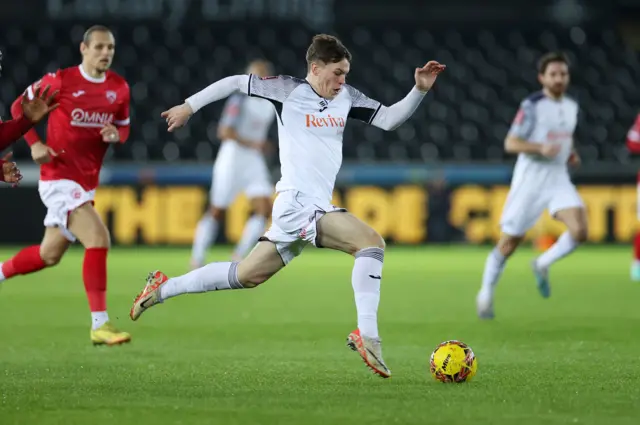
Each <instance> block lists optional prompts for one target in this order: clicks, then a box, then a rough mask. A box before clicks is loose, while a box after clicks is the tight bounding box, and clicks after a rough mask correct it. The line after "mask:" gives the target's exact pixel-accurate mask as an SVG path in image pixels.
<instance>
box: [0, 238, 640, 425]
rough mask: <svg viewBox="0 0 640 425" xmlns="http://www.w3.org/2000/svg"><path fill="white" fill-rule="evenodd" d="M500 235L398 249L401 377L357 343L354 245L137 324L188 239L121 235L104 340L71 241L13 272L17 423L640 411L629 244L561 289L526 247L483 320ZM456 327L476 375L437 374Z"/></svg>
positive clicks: (583, 266)
mask: <svg viewBox="0 0 640 425" xmlns="http://www.w3.org/2000/svg"><path fill="white" fill-rule="evenodd" d="M488 250H489V248H487V247H483V248H478V247H428V248H389V249H388V251H387V256H386V259H385V269H384V278H383V281H382V301H381V305H380V310H379V322H380V331H381V335H382V337H383V340H384V355H385V359H386V361H387V363H388V365H389V367H390V368H391V370H392V372H393V374H394V375H393V377H392V378H391V379H389V380H383V379H380V378H378V377H376V376H373V375H372V374H370V373H369V371H368V370H367V369H366V368H365V366H364V364H363V363H362V362H361V360H360V359H359V357H358V356H357V355H356V354H355V353H353V352H351V351H349V350H348V349H347V348H346V347H345V338H346V336H347V334H348V333H349V332H350V331H351V330H352V329H354V328H355V323H356V321H355V320H356V317H355V307H354V304H353V294H352V290H351V284H350V276H351V267H352V264H353V260H352V259H351V258H350V257H348V256H347V255H344V254H340V253H336V252H329V251H323V250H314V249H312V248H310V249H308V250H307V251H305V252H304V253H303V255H302V256H301V257H300V258H298V259H296V260H295V261H294V262H293V263H292V264H291V265H290V266H289V267H288V268H287V269H285V270H283V271H282V272H280V274H278V275H277V276H276V277H275V278H274V279H273V280H272V281H271V282H268V283H267V284H265V285H264V286H263V287H261V288H258V289H255V290H250V291H249V290H247V291H223V292H214V293H209V294H198V295H187V296H183V297H181V298H176V299H172V300H169V301H167V302H166V303H165V304H164V305H160V306H158V307H154V308H153V309H152V310H150V311H149V312H147V313H146V314H145V315H144V316H143V317H142V318H141V319H140V321H138V322H135V323H134V322H131V321H130V320H129V318H128V311H129V308H130V305H131V300H132V299H133V297H134V295H135V294H136V293H137V292H138V291H139V290H140V289H141V288H142V284H143V280H144V278H145V276H146V274H147V272H148V271H150V270H153V269H155V268H161V269H162V270H164V271H165V272H167V273H169V274H181V273H183V272H184V271H185V267H186V265H187V263H188V256H189V251H188V250H184V249H171V250H170V249H166V250H165V249H148V248H147V249H145V248H139V249H125V248H121V249H114V250H113V251H112V253H111V255H110V264H109V273H110V275H109V288H110V296H109V307H110V314H111V318H112V319H113V321H114V322H115V323H116V324H117V325H118V326H119V327H121V328H123V329H125V330H128V331H130V332H131V333H132V334H133V342H132V343H131V344H130V345H128V346H121V347H113V348H94V347H93V346H91V345H90V343H89V328H88V325H89V313H88V308H87V305H86V301H85V298H84V290H83V286H82V282H81V264H82V251H80V250H72V251H71V252H70V253H69V255H68V256H67V257H66V258H65V259H64V260H63V262H62V264H61V265H59V266H58V267H57V268H55V269H52V270H47V271H44V272H41V273H39V274H36V275H32V276H28V277H19V278H16V279H14V280H12V281H9V282H5V283H4V284H3V285H2V286H3V287H2V289H1V290H0V341H1V342H0V394H1V399H0V424H2V425H14V424H15V425H17V424H20V425H22V424H28V425H32V424H38V425H50V424H64V425H72V424H78V425H80V424H81V425H87V424H88V425H102V424H110V425H111V424H115V425H127V424H142V425H144V424H153V425H165V424H176V425H177V424H189V425H192V424H225V425H227V424H228V425H232V424H238V425H251V424H279V425H313V424H320V425H332V424H345V423H358V424H367V425H373V424H384V425H388V424H402V425H407V424H448V425H454V424H474V425H478V424H487V425H501V424H509V425H511V424H519V425H520V424H545V425H547V424H549V425H551V424H575V423H578V424H594V425H595V424H598V425H602V424H607V425H612V424H616V425H617V424H634V425H635V424H638V423H640V401H639V400H640V360H639V359H640V356H639V352H640V337H639V333H638V329H640V326H639V325H640V308H638V300H639V299H640V284H638V283H632V282H630V281H629V278H628V269H629V260H630V256H631V253H630V248H629V247H586V248H583V249H582V250H580V251H578V252H576V253H575V254H574V255H572V256H571V257H568V258H566V259H565V260H563V261H561V262H560V263H558V264H557V265H556V266H555V267H554V268H553V269H552V275H551V277H552V285H553V286H552V288H553V293H552V297H551V298H550V299H548V300H544V299H542V298H540V297H539V296H538V293H537V291H536V289H535V284H534V282H533V278H532V276H531V274H530V271H529V267H528V265H529V260H530V259H531V258H532V256H533V255H534V254H533V253H532V252H531V251H529V250H522V251H521V252H519V253H518V254H516V256H515V257H514V258H513V259H512V260H511V262H510V263H509V264H508V267H507V270H506V272H505V274H504V275H503V279H502V281H501V283H500V286H499V288H498V296H497V303H496V314H497V317H496V320H494V321H493V322H480V321H479V320H477V319H476V316H475V302H474V300H475V295H476V291H477V289H478V285H479V282H480V276H481V273H482V268H483V265H484V260H485V258H486V255H487V253H488ZM12 252H13V251H11V250H8V249H2V250H0V256H1V257H2V258H7V257H9V256H10V255H11V253H12ZM228 254H229V250H228V249H225V248H221V249H218V250H216V251H214V252H212V255H211V258H212V259H213V258H216V257H217V258H220V259H224V260H226V258H228ZM447 339H460V340H462V341H465V342H466V343H468V344H469V345H470V346H471V347H472V348H473V349H474V351H475V353H476V355H477V357H478V362H479V368H478V374H477V375H476V377H475V379H474V380H473V381H472V382H470V383H467V384H461V385H451V384H449V385H447V384H440V383H437V382H435V381H433V380H432V378H431V376H430V375H429V374H428V356H429V354H430V352H431V350H432V349H433V348H434V347H435V346H436V344H438V343H439V342H441V341H444V340H447Z"/></svg>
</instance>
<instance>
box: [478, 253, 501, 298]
mask: <svg viewBox="0 0 640 425" xmlns="http://www.w3.org/2000/svg"><path fill="white" fill-rule="evenodd" d="M506 262H507V259H506V257H505V256H504V255H502V253H501V252H500V250H499V249H498V247H497V246H496V247H494V248H493V250H492V251H491V252H490V253H489V256H488V257H487V261H486V262H485V263H484V272H483V273H482V288H481V289H480V297H483V298H484V297H488V298H493V291H494V289H495V287H496V285H497V284H498V279H500V276H501V275H502V271H503V270H504V265H505V263H506Z"/></svg>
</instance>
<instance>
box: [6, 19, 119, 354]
mask: <svg viewBox="0 0 640 425" xmlns="http://www.w3.org/2000/svg"><path fill="white" fill-rule="evenodd" d="M80 51H81V53H82V64H81V65H79V66H74V67H71V68H66V69H60V70H58V71H57V72H55V73H52V74H47V75H45V76H44V77H43V78H42V79H41V80H40V81H38V82H36V83H34V84H33V85H31V86H29V87H28V88H27V90H26V93H25V94H24V95H22V96H20V97H19V98H18V99H17V100H16V101H15V102H14V104H13V106H12V108H11V112H12V114H13V115H14V116H18V115H19V113H20V103H21V102H22V101H23V98H24V97H25V96H26V97H27V98H28V99H31V98H33V97H34V94H35V93H37V91H38V90H39V88H40V87H41V86H51V87H52V88H53V89H54V91H56V92H57V91H59V94H57V96H56V100H57V101H58V102H59V104H60V107H59V108H57V109H56V110H55V111H53V112H52V113H51V117H50V119H49V121H48V125H47V143H46V144H45V143H44V142H43V140H42V139H41V138H40V136H38V134H37V133H36V131H35V130H34V129H31V130H29V131H28V132H27V133H26V134H25V139H26V141H27V143H28V144H29V146H31V156H32V158H33V160H34V161H35V162H36V163H38V164H41V167H40V182H39V183H38V191H39V192H40V197H41V199H42V202H43V203H44V205H45V206H46V208H47V214H46V217H45V219H44V225H45V233H44V238H43V239H42V243H41V244H40V245H35V246H31V247H28V248H25V249H23V250H22V251H20V252H18V253H17V254H16V255H15V256H14V257H13V258H11V259H9V260H7V261H5V262H4V263H2V264H1V267H0V281H1V280H5V279H9V278H11V277H13V276H16V275H24V274H29V273H33V272H36V271H38V270H41V269H43V268H45V267H51V266H54V265H56V264H58V262H59V261H60V259H61V258H62V256H63V255H64V253H65V252H66V251H67V248H68V247H69V245H70V244H71V243H72V242H74V241H75V240H76V239H77V240H79V241H80V243H82V245H83V246H84V248H85V255H84V263H83V268H82V277H83V281H84V286H85V290H86V293H87V297H88V300H89V307H90V310H91V319H92V320H91V322H92V327H91V333H90V336H91V341H92V342H93V343H94V344H96V345H99V344H106V345H114V344H120V343H123V342H128V341H129V340H130V339H131V337H130V335H129V334H128V333H126V332H121V331H119V330H118V329H116V328H115V327H114V326H113V325H112V324H111V323H110V322H109V316H108V314H107V304H106V291H107V252H108V250H109V247H110V238H109V231H108V230H107V228H106V226H105V225H104V223H103V222H102V220H101V218H100V216H99V215H98V213H97V212H96V210H95V209H94V208H93V199H94V195H95V190H96V188H97V187H98V182H99V174H100V168H101V167H102V161H103V158H104V155H105V153H106V152H107V149H108V148H109V146H110V145H112V144H117V143H124V142H125V140H127V137H128V136H129V86H128V84H127V82H126V81H125V80H124V79H123V78H122V77H121V76H119V75H118V74H116V73H115V72H113V71H109V67H110V66H111V62H112V60H113V56H114V52H115V40H114V37H113V34H112V33H111V31H109V29H108V28H106V27H103V26H94V27H91V28H89V29H88V30H87V31H86V33H85V35H84V38H83V40H82V43H81V44H80Z"/></svg>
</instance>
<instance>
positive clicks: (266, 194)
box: [191, 60, 276, 269]
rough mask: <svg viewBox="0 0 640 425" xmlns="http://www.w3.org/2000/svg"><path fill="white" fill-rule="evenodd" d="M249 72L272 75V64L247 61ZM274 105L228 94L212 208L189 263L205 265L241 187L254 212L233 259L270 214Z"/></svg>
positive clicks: (220, 129) (241, 255)
mask: <svg viewBox="0 0 640 425" xmlns="http://www.w3.org/2000/svg"><path fill="white" fill-rule="evenodd" d="M247 72H248V74H250V75H256V76H258V77H266V76H267V75H271V64H270V63H268V62H266V61H262V60H256V61H253V62H251V63H250V64H249V67H248V68H247ZM275 114H276V113H275V109H274V107H273V104H272V103H271V102H269V101H268V100H266V99H260V98H259V97H250V96H247V95H246V94H242V93H240V92H237V93H234V94H232V95H231V96H229V98H228V99H227V102H226V104H225V106H224V110H223V112H222V117H221V119H220V122H219V124H218V138H219V139H220V141H221V142H222V144H221V145H220V150H219V151H218V156H217V157H216V160H215V163H214V165H213V173H212V174H213V175H212V177H213V178H212V182H211V196H210V209H209V211H208V212H207V213H206V214H205V215H204V217H202V219H201V220H200V222H199V223H198V226H197V227H196V234H195V237H194V241H193V249H192V254H191V268H193V269H197V268H200V267H202V266H204V265H205V264H206V263H205V257H206V254H207V250H208V248H209V246H210V245H211V243H212V242H214V241H215V240H216V237H217V236H218V230H219V223H220V221H221V220H222V218H223V217H224V214H225V212H226V210H227V208H228V207H229V205H231V203H232V202H233V201H234V199H235V198H236V196H238V194H239V193H240V192H244V193H245V195H246V196H247V198H248V199H249V200H250V202H251V207H252V210H253V215H252V216H251V217H250V218H249V220H248V221H247V223H246V224H245V227H244V231H243V232H242V236H241V238H240V241H239V242H238V244H237V245H236V249H235V251H234V253H233V257H232V259H233V260H234V261H240V260H241V259H242V258H244V257H245V255H246V254H247V253H248V252H249V250H250V249H251V248H252V247H253V246H254V245H255V244H256V242H257V241H258V238H259V237H260V236H262V234H263V233H264V231H265V225H266V222H267V220H268V219H269V216H270V214H271V195H272V194H273V184H272V183H271V179H270V177H269V169H268V168H267V164H266V161H265V158H264V155H263V151H264V149H265V145H266V139H267V134H268V133H269V128H270V127H271V125H272V124H273V121H274V119H275Z"/></svg>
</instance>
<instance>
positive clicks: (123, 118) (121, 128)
mask: <svg viewBox="0 0 640 425" xmlns="http://www.w3.org/2000/svg"><path fill="white" fill-rule="evenodd" d="M124 84H125V88H124V90H125V97H124V101H123V102H122V106H121V107H120V109H119V110H118V113H117V114H116V116H115V119H114V121H113V124H114V125H115V126H116V127H118V134H119V135H120V143H124V142H126V141H127V139H128V138H129V130H130V128H131V125H130V124H131V117H130V116H129V105H130V103H131V91H130V89H129V84H127V83H124Z"/></svg>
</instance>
